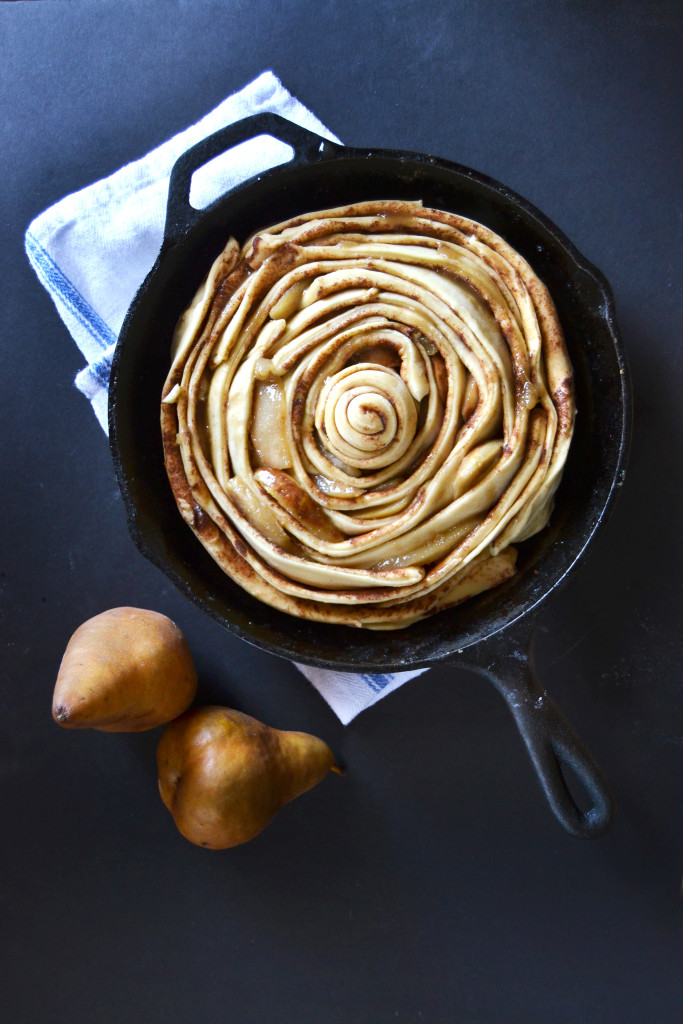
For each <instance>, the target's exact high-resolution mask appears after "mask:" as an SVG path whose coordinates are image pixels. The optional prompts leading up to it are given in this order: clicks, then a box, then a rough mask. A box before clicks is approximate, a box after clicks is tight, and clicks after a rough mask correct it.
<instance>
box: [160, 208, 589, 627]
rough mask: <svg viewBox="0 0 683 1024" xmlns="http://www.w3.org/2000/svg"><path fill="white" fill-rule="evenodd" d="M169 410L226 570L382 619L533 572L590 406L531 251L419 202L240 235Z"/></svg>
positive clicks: (248, 581)
mask: <svg viewBox="0 0 683 1024" xmlns="http://www.w3.org/2000/svg"><path fill="white" fill-rule="evenodd" d="M161 408H162V412H161V423H162V434H163V442H164V451H165V460H166V468H167V471H168V475H169V479H170V483H171V486H172V488H173V492H174V495H175V499H176V502H177V504H178V507H179V509H180V512H181V514H182V515H183V517H184V518H185V520H186V521H187V523H188V524H189V526H190V527H191V528H192V529H193V530H194V532H195V533H196V535H197V536H198V538H199V539H200V541H201V542H202V544H203V545H204V547H205V548H206V549H207V551H209V553H210V554H211V555H212V557H213V558H214V559H215V560H216V562H218V564H219V565H220V566H221V567H222V568H223V569H224V570H225V572H226V573H227V574H228V575H229V576H230V577H232V579H233V580H235V581H236V582H237V583H239V584H240V585H241V586H242V587H244V589H245V590H247V591H248V592H249V593H250V594H252V595H254V596H255V597H257V598H259V599H260V600H261V601H264V602H266V603H267V604H269V605H273V606H275V607H276V608H279V609H281V610H282V611H285V612H288V613H290V614H292V615H296V616H299V617H303V618H306V619H313V620H316V621H319V622H333V623H342V624H345V625H353V626H365V627H370V628H375V629H392V628H399V627H403V626H407V625H409V624H410V623H412V622H415V621H416V620H418V619H421V618H424V617H425V616H428V615H431V614H433V613H434V612H438V611H440V610H442V609H444V608H448V607H450V606H451V605H454V604H456V603H458V602H460V601H462V600H464V599H465V598H468V597H470V596H472V595H474V594H477V593H479V592H481V591H483V590H487V589H488V588H490V587H494V586H496V585H498V584H500V583H501V582H502V581H504V580H505V579H507V578H508V577H510V576H511V575H512V574H513V573H514V571H515V559H516V549H515V547H514V545H515V544H516V543H518V542H520V541H523V540H524V539H526V538H528V537H529V536H531V535H532V534H534V533H536V532H537V531H538V530H541V529H542V528H543V527H544V526H545V525H546V523H547V521H548V518H549V515H550V512H551V509H552V503H553V495H554V492H555V490H556V488H557V485H558V483H559V481H560V477H561V474H562V469H563V466H564V463H565V459H566V456H567V450H568V447H569V443H570V440H571V435H572V428H573V421H574V402H573V389H572V374H571V367H570V364H569V360H568V357H567V352H566V349H565V345H564V340H563V336H562V330H561V327H560V324H559V322H558V319H557V315H556V312H555V308H554V306H553V302H552V300H551V298H550V296H549V294H548V291H547V289H546V288H545V286H544V285H543V284H542V283H541V281H540V280H539V279H538V277H537V276H536V275H535V273H534V272H533V271H532V269H531V268H530V266H529V265H528V264H527V263H526V262H525V260H524V259H523V258H522V257H521V256H520V255H519V253H517V252H516V251H515V250H514V249H512V248H511V247H510V246H509V245H508V244H507V243H506V242H505V241H503V239H502V238H500V237H499V236H498V235H496V234H494V233H493V232H492V231H490V230H489V229H488V228H486V227H483V226H482V225H481V224H478V223H475V222H473V221H471V220H467V219H466V218H464V217H459V216H456V215H455V214H452V213H446V212H443V211H441V210H432V209H426V208H424V207H423V206H422V205H421V204H420V203H417V202H399V201H382V202H379V201H378V202H365V203H359V204H356V205H353V206H347V207H341V208H338V209H332V210H324V211H321V212H317V213H310V214H306V215H303V216H300V217H296V218H294V219H292V220H289V221H287V222H285V223H282V224H277V225H275V226H273V227H271V228H268V230H266V231H261V232H259V233H258V234H257V235H255V236H254V237H252V238H250V239H249V240H248V241H247V242H246V243H245V245H244V246H243V247H242V248H241V249H240V247H239V245H238V244H237V242H236V241H235V240H234V239H230V241H229V242H228V244H227V246H226V247H225V250H224V251H223V252H222V253H221V254H220V256H219V257H218V259H217V260H216V261H215V263H214V264H213V266H212V267H211V270H210V272H209V274H208V277H207V278H206V280H205V281H204V283H203V284H202V286H201V287H200V289H199V291H198V292H197V294H196V296H195V298H194V300H193V302H192V304H191V305H190V307H189V308H188V309H187V310H186V311H185V313H184V314H183V316H182V317H181V319H180V321H179V323H178V325H177V328H176V331H175V336H174V340H173V356H172V364H171V368H170V371H169V374H168V377H167V380H166V383H165V386H164V389H163V396H162V407H161Z"/></svg>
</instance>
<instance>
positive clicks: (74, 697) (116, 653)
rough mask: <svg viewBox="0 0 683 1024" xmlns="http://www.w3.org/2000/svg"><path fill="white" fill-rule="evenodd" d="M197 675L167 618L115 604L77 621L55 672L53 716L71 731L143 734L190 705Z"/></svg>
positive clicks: (189, 655) (186, 648)
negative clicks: (91, 616)
mask: <svg viewBox="0 0 683 1024" xmlns="http://www.w3.org/2000/svg"><path fill="white" fill-rule="evenodd" d="M196 690H197V673H196V671H195V668H194V665H193V663H192V656H191V654H190V650H189V647H188V645H187V641H186V640H185V637H184V636H183V634H182V633H181V631H180V630H179V629H178V627H177V626H176V625H175V623H174V622H172V621H171V620H170V619H169V618H167V616H165V615H161V614H160V613H159V612H154V611H149V610H148V609H144V608H125V607H124V608H110V609H108V610H107V611H105V612H102V613H101V614H100V615H95V616H94V617H93V618H92V619H88V621H87V622H84V623H83V625H81V626H79V627H78V629H77V630H76V632H75V633H74V634H73V636H72V637H71V639H70V640H69V643H68V644H67V647H66V651H65V652H64V657H63V658H62V663H61V665H60V668H59V673H58V675H57V683H56V685H55V692H54V697H53V702H52V715H53V718H54V719H55V721H56V722H58V723H59V725H63V726H64V727H65V728H67V729H101V730H103V731H104V732H141V731H142V730H144V729H153V728H155V726H158V725H165V724H166V722H170V721H171V719H173V718H176V717H177V716H178V715H180V714H181V713H182V712H183V711H185V709H186V708H187V707H188V706H189V705H190V704H191V702H192V700H193V698H194V695H195V692H196Z"/></svg>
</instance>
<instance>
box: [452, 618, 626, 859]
mask: <svg viewBox="0 0 683 1024" xmlns="http://www.w3.org/2000/svg"><path fill="white" fill-rule="evenodd" d="M534 626H535V623H532V624H530V625H529V624H527V625H526V628H525V629H524V631H523V632H521V633H520V632H519V631H518V632H517V637H516V638H515V637H514V634H513V637H512V638H511V637H510V636H509V634H507V631H506V634H507V635H505V636H503V637H500V639H499V638H493V641H492V642H491V641H489V643H487V644H486V645H482V646H484V647H485V648H486V654H487V655H488V657H484V658H482V659H481V660H479V659H478V663H477V664H476V665H471V667H472V668H474V669H476V671H478V672H480V673H482V674H483V675H485V676H487V678H488V679H489V680H490V681H491V682H492V683H493V685H494V686H495V687H496V689H497V690H498V692H499V693H500V694H501V696H502V697H503V698H504V700H505V702H506V703H507V705H508V707H509V709H510V711H511V712H512V715H513V717H514V719H515V722H516V723H517V728H518V729H519V732H520V734H521V736H522V739H523V740H524V743H525V745H526V748H527V751H528V754H529V757H530V758H531V762H532V764H533V766H534V768H535V770H536V774H537V776H538V780H539V782H540V783H541V787H542V789H543V792H544V793H545V795H546V798H547V800H548V803H549V804H550V807H551V810H552V811H553V813H554V815H555V817H556V818H557V820H558V821H559V822H560V824H561V825H562V826H563V827H564V828H565V829H566V830H567V831H568V832H570V833H571V834H572V835H574V836H577V837H579V838H581V839H590V838H594V837H597V836H600V835H602V834H603V833H604V832H605V831H606V830H607V828H608V827H609V825H610V824H611V822H612V819H613V817H614V813H615V802H614V797H613V795H612V790H611V787H610V784H609V782H608V780H607V778H606V777H605V775H604V773H603V771H602V769H601V768H600V767H599V766H598V765H597V764H596V762H595V761H594V759H593V758H592V757H591V755H590V754H589V752H588V750H587V749H586V747H585V746H584V744H583V743H582V742H581V740H580V739H579V738H578V736H577V735H576V733H575V732H574V730H573V729H572V727H571V726H570V725H569V723H568V722H567V720H566V719H565V717H564V715H563V714H562V712H561V711H560V709H559V708H558V707H557V705H556V704H555V702H554V701H553V700H552V699H551V698H550V697H549V696H548V694H547V692H546V690H545V688H544V687H543V685H542V684H541V682H540V681H539V679H538V676H537V674H536V670H535V666H534V659H533V632H534ZM511 640H512V643H511ZM482 653H484V652H482ZM466 660H467V659H466ZM563 768H564V769H565V770H567V771H568V772H569V773H571V774H573V775H574V776H575V778H576V779H577V780H578V782H579V783H580V784H581V786H582V787H583V789H584V790H585V793H586V794H587V796H588V799H589V801H590V806H589V807H588V808H587V809H586V810H582V809H581V808H580V807H579V806H578V804H577V802H576V800H575V799H574V797H573V796H572V793H571V791H570V789H569V786H568V785H567V781H566V779H565V776H564V774H563Z"/></svg>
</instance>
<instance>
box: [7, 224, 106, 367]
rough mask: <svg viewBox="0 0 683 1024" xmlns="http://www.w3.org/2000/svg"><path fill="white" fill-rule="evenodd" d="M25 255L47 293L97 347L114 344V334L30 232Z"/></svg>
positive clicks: (28, 232)
mask: <svg viewBox="0 0 683 1024" xmlns="http://www.w3.org/2000/svg"><path fill="white" fill-rule="evenodd" d="M25 242H26V254H27V255H28V257H29V259H30V260H31V262H32V263H33V264H34V266H35V268H36V270H37V272H38V274H39V276H40V277H41V278H42V279H43V283H44V284H45V286H46V288H47V289H48V291H49V292H52V293H55V294H57V295H58V296H59V297H60V299H61V300H62V302H63V303H64V305H65V306H67V307H68V309H69V310H70V312H71V313H73V315H74V316H75V317H76V319H77V320H78V322H79V323H80V324H81V325H82V326H83V327H85V329H86V330H87V331H88V333H89V334H90V335H92V337H93V338H94V339H95V341H96V342H97V343H98V344H99V345H100V347H101V348H103V349H104V348H108V347H109V346H110V345H113V344H114V342H115V341H116V335H115V334H114V332H113V331H112V329H111V327H109V326H108V325H107V324H106V323H105V322H104V320H103V319H102V317H101V316H99V314H98V313H96V312H95V310H94V309H93V308H92V306H91V305H90V303H89V302H87V301H86V300H85V299H84V298H83V296H82V295H81V293H80V292H79V291H78V289H77V288H76V287H74V285H73V284H72V283H71V281H70V280H69V278H68V277H67V276H66V275H65V274H64V273H63V271H61V270H60V269H59V267H58V266H57V264H56V263H55V262H54V260H53V259H52V257H51V256H50V254H49V253H48V252H47V251H46V250H45V249H43V247H42V245H41V244H40V242H38V241H37V239H36V238H35V236H34V235H32V234H31V233H30V231H27V232H26V239H25Z"/></svg>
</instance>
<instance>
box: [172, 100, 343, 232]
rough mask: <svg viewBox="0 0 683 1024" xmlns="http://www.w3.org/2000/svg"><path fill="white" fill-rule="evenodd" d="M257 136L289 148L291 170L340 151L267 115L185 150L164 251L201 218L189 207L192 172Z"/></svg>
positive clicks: (175, 168)
mask: <svg viewBox="0 0 683 1024" xmlns="http://www.w3.org/2000/svg"><path fill="white" fill-rule="evenodd" d="M258 135H272V136H273V137H274V138H276V139H280V141H281V142H286V143H287V145H289V146H291V147H292V149H293V150H294V156H293V158H292V160H291V161H290V163H291V164H292V165H293V166H296V165H297V164H302V163H308V162H310V161H312V160H315V159H320V158H321V157H322V156H323V155H325V156H327V155H328V154H331V153H332V151H333V150H337V149H339V148H341V147H340V146H339V144H338V143H335V142H332V141H330V140H329V139H324V138H322V136H320V135H316V134H315V132H311V131H309V130H308V129H307V128H303V127H302V126H301V125H299V124H296V122H294V121H288V120H287V119H286V118H285V117H281V116H280V115H279V114H273V113H271V112H268V111H266V112H264V113H262V114H252V115H251V116H250V117H245V118H243V119H242V120H241V121H235V122H234V124H228V125H226V126H225V128H220V129H219V130H218V131H217V132H214V134H213V135H209V136H207V138H205V139H202V140H201V142H198V143H197V144H196V145H194V146H192V147H191V148H190V149H188V150H186V151H185V152H184V153H183V154H182V155H181V156H179V157H178V159H177V160H176V162H175V164H174V165H173V170H172V171H171V179H170V182H169V186H168V203H167V206H166V226H165V228H164V247H169V248H170V247H171V246H173V245H176V244H177V243H178V242H179V241H180V240H181V238H183V237H184V236H185V234H186V233H187V232H188V231H189V230H190V229H191V228H192V227H194V225H195V224H196V223H197V222H198V221H199V220H200V219H201V218H202V216H203V215H204V212H205V211H204V210H196V209H195V208H194V207H193V206H191V205H190V184H191V182H192V175H193V174H194V172H195V171H197V170H198V169H199V168H200V167H202V166H203V165H204V164H206V163H208V162H209V160H213V159H214V157H217V156H220V154H221V153H225V152H226V151H227V150H229V149H232V148H233V146H237V145H239V144H240V143H241V142H246V141H247V140H249V139H254V138H256V137H257V136H258Z"/></svg>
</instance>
